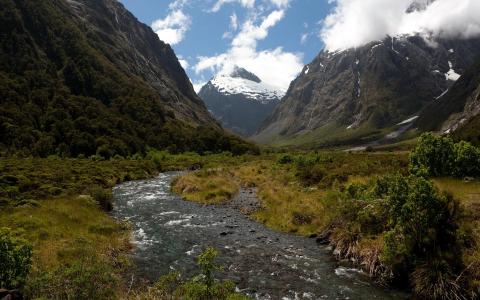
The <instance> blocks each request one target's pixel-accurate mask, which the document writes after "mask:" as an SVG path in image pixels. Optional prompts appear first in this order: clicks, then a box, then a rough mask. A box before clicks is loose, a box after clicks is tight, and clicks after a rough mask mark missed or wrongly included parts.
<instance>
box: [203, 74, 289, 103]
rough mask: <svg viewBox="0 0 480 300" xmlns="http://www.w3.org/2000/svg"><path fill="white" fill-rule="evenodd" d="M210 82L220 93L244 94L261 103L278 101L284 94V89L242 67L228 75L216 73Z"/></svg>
mask: <svg viewBox="0 0 480 300" xmlns="http://www.w3.org/2000/svg"><path fill="white" fill-rule="evenodd" d="M210 83H211V84H212V85H213V86H214V87H215V88H216V89H217V91H218V92H220V93H222V94H225V95H244V96H245V98H247V99H249V100H255V101H259V102H261V103H263V104H266V103H269V102H271V101H278V100H280V99H281V98H282V97H283V96H284V95H285V91H283V90H281V89H278V88H276V87H273V86H271V85H268V84H266V83H263V82H262V81H261V80H260V79H259V78H258V77H256V76H255V75H254V74H252V73H250V72H248V71H246V70H245V69H242V68H237V69H235V71H233V72H232V73H231V74H229V75H222V74H221V75H217V76H215V77H213V78H212V80H210Z"/></svg>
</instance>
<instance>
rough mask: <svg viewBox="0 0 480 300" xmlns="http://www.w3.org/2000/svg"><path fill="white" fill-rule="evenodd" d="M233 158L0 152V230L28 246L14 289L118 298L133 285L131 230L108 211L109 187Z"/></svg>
mask: <svg viewBox="0 0 480 300" xmlns="http://www.w3.org/2000/svg"><path fill="white" fill-rule="evenodd" d="M233 160H237V158H233V157H232V155H231V154H228V153H226V154H216V155H209V156H208V157H207V156H201V155H198V154H195V153H186V154H179V155H171V154H168V153H167V152H158V151H150V152H149V153H148V154H147V156H145V157H135V158H129V159H126V158H121V157H118V158H115V159H110V160H104V159H102V158H101V157H97V156H93V157H91V158H77V159H73V158H59V157H56V156H51V157H49V158H17V157H1V158H0V210H1V212H2V213H1V214H0V229H1V228H4V227H5V228H8V230H9V231H12V235H13V236H14V237H16V238H21V239H22V240H24V241H26V244H27V245H29V246H31V247H32V249H33V254H32V264H31V267H30V268H29V270H30V272H29V276H28V278H26V282H23V284H22V285H21V286H20V288H21V291H22V293H24V294H25V295H26V296H28V297H40V296H41V297H46V298H65V297H70V298H72V297H73V298H75V299H105V298H108V299H112V298H114V299H119V298H122V297H124V296H125V294H126V292H127V291H128V290H130V289H132V288H138V287H135V286H134V287H132V286H131V284H132V282H131V278H130V276H126V275H128V274H129V273H130V267H131V262H130V258H129V254H130V252H131V249H132V245H131V244H130V238H131V236H132V231H131V228H130V225H129V224H128V222H127V223H124V222H118V221H116V220H115V219H114V218H112V217H111V215H110V213H109V210H110V209H111V208H112V205H113V203H112V200H113V195H112V188H113V187H114V186H116V185H117V184H119V183H122V182H125V181H134V180H139V179H145V178H152V177H154V176H157V175H158V174H159V172H161V171H167V170H179V169H196V168H199V167H201V166H204V165H205V166H209V165H211V164H218V163H219V162H224V161H233ZM127 277H128V278H127ZM22 280H23V279H22ZM13 284H15V283H13ZM17 286H18V284H17ZM140 288H147V287H146V286H142V287H140Z"/></svg>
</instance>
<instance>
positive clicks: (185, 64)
mask: <svg viewBox="0 0 480 300" xmlns="http://www.w3.org/2000/svg"><path fill="white" fill-rule="evenodd" d="M177 57H178V62H179V63H180V65H182V68H183V69H184V70H187V69H188V67H189V66H190V64H189V63H188V61H187V60H186V59H185V58H183V56H181V55H177Z"/></svg>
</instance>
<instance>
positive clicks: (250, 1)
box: [211, 0, 255, 12]
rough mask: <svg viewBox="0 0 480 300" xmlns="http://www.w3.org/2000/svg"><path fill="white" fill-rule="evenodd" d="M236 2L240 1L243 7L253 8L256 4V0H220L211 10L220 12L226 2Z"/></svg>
mask: <svg viewBox="0 0 480 300" xmlns="http://www.w3.org/2000/svg"><path fill="white" fill-rule="evenodd" d="M234 2H238V3H240V4H241V5H242V6H243V7H246V8H253V6H254V5H255V0H218V1H217V2H215V4H214V5H213V7H212V9H211V11H212V12H218V11H219V10H220V9H221V8H222V6H223V5H224V4H227V3H234Z"/></svg>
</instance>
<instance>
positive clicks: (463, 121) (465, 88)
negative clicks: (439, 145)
mask: <svg viewBox="0 0 480 300" xmlns="http://www.w3.org/2000/svg"><path fill="white" fill-rule="evenodd" d="M415 125H416V126H418V127H419V128H420V129H422V130H424V131H440V132H442V133H452V134H453V135H454V136H457V137H459V138H461V139H464V140H469V141H471V142H474V143H477V144H479V143H480V60H478V61H477V62H476V63H475V64H474V65H473V66H472V67H471V68H469V69H468V70H467V71H466V72H465V73H464V74H463V75H462V76H461V77H460V79H459V80H458V81H457V82H456V83H455V84H454V85H453V87H452V88H451V89H450V90H449V91H448V93H446V94H445V95H444V96H442V97H440V98H439V99H438V100H437V101H434V102H432V103H430V104H429V105H428V106H427V107H426V108H425V109H424V110H423V112H422V114H421V115H420V117H419V118H418V120H417V121H416V124H415Z"/></svg>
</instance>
